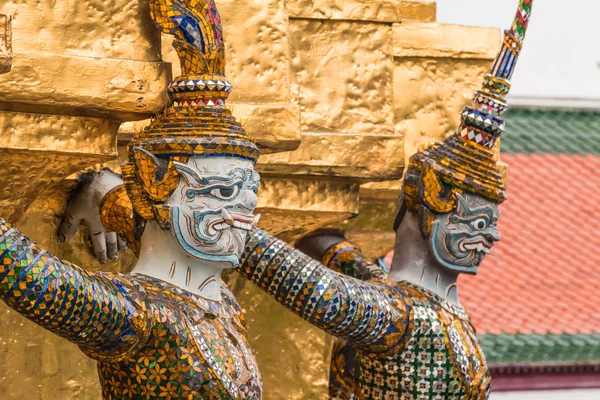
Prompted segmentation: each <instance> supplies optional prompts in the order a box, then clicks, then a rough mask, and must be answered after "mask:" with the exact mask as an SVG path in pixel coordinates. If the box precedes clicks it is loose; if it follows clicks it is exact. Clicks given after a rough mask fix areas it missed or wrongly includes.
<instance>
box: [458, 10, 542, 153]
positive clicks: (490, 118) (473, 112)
mask: <svg viewBox="0 0 600 400" xmlns="http://www.w3.org/2000/svg"><path fill="white" fill-rule="evenodd" d="M532 5H533V0H520V1H519V8H518V9H517V13H516V15H515V19H514V22H513V24H512V27H511V28H510V30H508V31H505V32H504V39H503V41H502V47H501V48H500V52H499V53H498V56H497V57H496V59H495V60H494V63H493V64H492V68H491V69H490V72H489V73H488V74H487V75H486V76H485V78H484V80H483V88H482V89H481V90H478V91H476V92H475V96H474V97H473V103H474V106H475V107H474V108H471V107H467V108H465V109H464V110H463V112H462V113H461V116H462V124H461V126H460V129H459V131H458V133H459V135H460V136H461V137H462V138H463V139H466V140H469V141H471V142H474V143H476V144H477V145H482V146H485V147H488V148H492V147H494V144H495V143H496V139H498V138H499V137H500V136H502V134H503V133H504V121H503V120H502V119H500V116H501V115H502V113H504V111H506V109H507V105H506V96H507V95H508V92H509V91H510V79H511V78H512V75H513V72H514V70H515V67H516V65H517V60H518V59H519V55H520V54H521V49H522V47H523V40H524V39H525V33H526V32H527V26H528V25H529V18H530V16H531V8H532Z"/></svg>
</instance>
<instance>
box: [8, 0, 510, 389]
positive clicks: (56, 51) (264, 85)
mask: <svg viewBox="0 0 600 400" xmlns="http://www.w3.org/2000/svg"><path fill="white" fill-rule="evenodd" d="M217 5H218V7H219V10H220V13H221V16H222V18H223V24H224V29H225V39H226V43H227V60H228V65H227V75H228V77H229V79H230V81H231V82H232V83H233V85H234V91H233V93H232V96H231V98H230V102H229V105H230V106H231V107H232V108H233V110H234V114H235V115H236V117H237V118H239V119H240V120H241V122H242V123H243V124H244V126H245V127H246V129H247V130H248V132H249V134H251V135H252V136H254V137H255V138H256V140H257V142H258V143H259V145H260V147H261V149H262V150H263V154H265V155H264V156H263V157H261V160H260V162H259V166H258V169H259V170H260V172H261V175H262V177H263V179H262V181H263V185H262V187H261V193H260V198H261V200H260V204H259V207H260V210H259V212H260V213H261V214H262V216H263V217H262V219H261V227H263V228H266V229H268V230H270V231H271V232H273V233H276V234H278V235H279V236H280V237H282V238H285V239H287V240H290V241H291V240H294V239H296V238H298V237H301V236H302V235H304V234H306V233H307V232H310V231H312V230H314V229H317V228H319V227H324V226H342V227H343V228H344V229H347V230H348V233H349V235H350V236H351V237H352V238H353V239H356V240H357V241H358V242H359V243H360V244H361V245H362V246H364V247H365V249H367V251H368V253H369V255H370V256H372V257H378V256H380V255H382V254H384V253H385V252H386V251H387V249H388V248H391V245H392V244H393V234H392V233H391V218H392V217H393V208H394V205H395V201H396V196H397V193H398V189H399V187H400V186H399V182H400V181H399V179H400V178H401V175H402V172H403V167H404V161H405V158H406V157H407V156H409V155H410V154H412V153H413V152H414V151H415V150H416V149H417V148H418V147H419V146H421V145H425V144H428V143H430V142H431V141H434V140H438V139H441V138H442V137H443V136H444V135H446V134H448V133H450V132H451V131H452V130H453V129H454V128H455V127H456V126H457V125H458V120H459V112H460V109H461V108H462V107H463V106H464V105H465V104H467V103H468V101H469V99H470V97H471V95H472V93H473V91H474V89H475V88H476V87H477V86H478V85H479V83H480V82H481V78H482V76H483V75H484V73H485V72H486V70H487V68H488V67H489V64H490V63H491V60H492V58H493V56H494V55H495V52H496V50H497V47H498V45H499V43H500V33H499V31H497V30H494V29H484V28H467V27H459V26H452V25H444V24H437V23H435V14H436V13H435V7H436V6H435V2H425V1H406V0H402V1H401V0H376V1H374V0H343V1H333V0H325V1H310V0H287V1H284V0H217ZM0 14H4V15H6V16H11V17H12V30H11V31H12V43H13V45H12V54H13V56H12V70H11V72H9V73H5V74H4V75H0V136H1V137H2V141H0V159H1V160H2V164H1V167H2V169H3V174H1V175H0V185H2V187H3V188H9V190H4V192H3V193H2V194H0V214H1V215H2V216H3V217H5V218H7V217H8V218H9V219H10V220H11V221H12V222H14V223H15V224H16V225H17V227H18V228H20V229H22V230H23V231H24V232H27V234H28V235H29V236H30V237H31V238H32V239H33V240H36V241H38V242H39V243H40V244H41V245H42V246H45V247H46V248H47V249H48V250H49V251H51V252H54V253H55V254H57V255H59V256H61V257H63V258H66V259H69V260H71V261H73V262H76V263H77V264H79V265H81V266H84V267H86V268H89V269H92V270H99V269H109V270H113V271H128V270H129V268H130V267H131V266H132V265H133V263H134V262H135V259H134V257H133V255H132V254H130V253H126V254H124V255H123V256H122V257H121V259H120V260H119V261H118V262H111V263H109V264H106V265H100V264H98V263H97V262H96V261H95V260H94V259H93V257H92V256H91V255H90V254H89V252H88V250H87V245H86V243H85V240H84V238H85V232H82V233H81V234H80V235H79V236H78V237H77V238H75V239H74V240H73V241H72V242H70V243H62V244H57V243H56V240H55V236H54V232H55V229H56V227H57V225H58V215H60V213H61V212H62V210H63V208H64V205H65V201H66V199H67V197H68V190H69V188H70V187H72V184H73V182H74V181H73V177H74V175H73V174H74V173H76V172H78V171H81V170H84V169H85V168H88V167H91V166H94V167H95V168H98V167H99V166H100V165H107V164H106V163H108V165H110V166H111V167H117V168H118V163H117V162H116V161H115V160H116V157H117V156H118V155H119V153H121V156H122V145H124V144H126V143H127V141H128V139H129V137H130V136H131V134H132V132H133V130H135V129H141V128H142V127H143V126H144V124H145V123H146V122H145V120H146V119H147V118H148V117H149V116H151V115H152V113H153V112H155V111H157V110H159V109H160V108H161V107H162V106H163V105H164V103H165V101H166V98H165V96H164V89H165V86H166V84H167V82H168V81H169V78H170V76H171V66H170V65H169V64H168V63H167V62H168V61H175V55H174V52H173V51H172V50H171V46H170V43H169V39H168V38H163V39H162V42H163V43H162V52H161V38H160V36H159V35H158V33H157V31H156V30H155V28H154V27H153V25H152V23H151V22H150V19H149V12H148V9H147V5H146V2H145V0H115V1H110V2H109V1H106V0H86V1H80V0H53V1H49V0H36V1H32V0H21V1H12V0H9V1H7V2H3V3H2V5H0ZM4 20H5V21H8V20H9V18H5V19H4ZM2 24H3V19H2V18H1V17H0V35H2V32H3V30H4V26H6V27H8V23H7V22H4V25H2ZM6 32H7V33H5V34H4V35H3V36H0V41H2V44H0V71H3V70H2V68H3V66H6V65H8V64H10V62H9V61H7V60H9V59H10V58H9V57H8V56H7V55H5V54H8V53H9V52H10V46H9V45H8V43H9V42H10V41H9V40H7V38H10V32H9V29H8V28H7V29H6ZM163 60H165V62H163ZM174 65H178V63H175V64H174ZM4 69H5V70H6V69H7V68H6V67H4ZM4 72H5V71H4ZM176 72H177V71H175V73H176ZM136 121H137V122H136ZM123 122H124V123H123ZM116 143H118V144H119V145H120V146H119V148H120V149H121V151H118V150H117V148H116V146H115V144H116ZM111 160H112V161H111ZM5 171H8V172H5ZM67 178H68V179H67ZM357 214H358V217H357V218H355V219H353V220H350V221H348V222H344V221H346V220H347V219H348V218H350V217H353V216H356V215H357ZM228 279H229V284H230V286H231V287H232V289H233V290H234V292H235V293H236V295H237V297H238V299H239V300H240V303H241V305H242V307H243V308H244V310H245V312H246V316H247V320H248V325H249V326H248V331H249V335H250V340H251V344H252V346H253V348H254V349H255V352H256V355H257V360H258V363H259V366H260V368H261V371H262V374H263V379H264V392H265V396H264V398H265V399H273V400H274V399H278V400H279V399H325V398H326V393H327V381H328V372H329V353H330V347H331V342H332V339H331V338H330V337H329V336H327V335H325V334H323V333H321V332H320V331H318V330H316V329H314V328H312V326H310V325H309V324H307V323H305V322H303V321H302V320H300V319H299V318H298V317H296V316H294V315H292V314H291V313H290V312H288V311H287V310H286V309H284V308H283V307H282V306H280V305H279V304H276V303H275V302H274V301H272V300H270V299H268V298H267V297H266V296H264V295H263V294H262V293H261V292H259V291H258V290H257V289H255V288H254V287H252V286H251V285H250V284H248V283H247V282H245V281H244V280H242V279H240V278H239V277H237V276H236V274H235V273H231V274H230V276H228ZM0 353H1V354H2V356H1V357H0V378H1V382H2V385H1V386H0V398H2V399H21V398H26V397H27V398H29V397H35V398H40V399H51V398H59V399H99V398H100V390H99V386H98V382H97V378H96V370H95V364H94V362H92V361H90V360H89V359H87V358H86V357H85V356H83V354H82V353H81V352H79V350H78V349H77V348H76V346H74V345H72V344H70V343H68V342H66V341H64V340H62V339H58V338H56V337H54V336H53V335H52V334H50V333H47V332H45V331H44V330H43V329H41V328H38V327H36V326H34V325H33V324H31V323H29V322H28V321H27V320H25V319H24V318H22V317H21V316H19V315H16V314H15V313H13V312H12V311H10V310H8V309H7V308H6V307H5V306H4V305H0Z"/></svg>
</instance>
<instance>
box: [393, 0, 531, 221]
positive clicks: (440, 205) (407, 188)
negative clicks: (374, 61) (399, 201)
mask: <svg viewBox="0 0 600 400" xmlns="http://www.w3.org/2000/svg"><path fill="white" fill-rule="evenodd" d="M532 3H533V0H520V2H519V8H518V10H517V14H516V17H515V20H514V23H513V25H512V27H511V29H510V30H509V31H505V32H504V40H503V43H502V48H501V49H500V53H499V54H498V56H497V57H496V60H495V61H494V63H493V65H492V68H491V70H490V72H489V73H488V74H487V75H486V76H485V78H484V81H483V87H482V89H481V90H478V91H476V92H475V95H474V97H473V105H472V106H471V107H466V108H465V109H464V110H463V111H462V113H461V124H460V126H459V128H458V130H457V131H456V133H454V134H453V135H451V136H450V137H448V138H447V139H446V140H445V141H444V142H441V143H436V144H434V145H432V146H429V147H428V148H426V149H425V150H423V151H420V152H418V153H417V154H415V155H413V156H412V157H411V158H410V161H409V166H408V170H407V172H406V176H405V181H404V201H405V202H406V207H407V209H408V210H411V211H417V210H418V209H419V207H420V206H421V205H425V206H426V207H427V208H428V209H430V210H432V211H435V212H440V213H443V212H449V211H451V210H452V209H454V207H455V205H456V199H455V196H454V194H455V193H456V192H463V191H465V192H470V193H474V194H477V195H480V196H482V197H484V198H486V199H488V200H491V201H493V202H495V203H501V202H502V201H504V200H505V199H506V190H505V188H504V185H503V184H502V178H501V174H500V171H499V169H498V166H497V163H496V160H495V159H494V153H493V148H494V145H495V144H496V141H497V139H498V138H499V137H500V136H501V135H502V134H503V133H504V121H503V120H502V118H501V115H502V113H503V112H504V111H505V110H506V108H507V105H506V95H507V94H508V92H509V89H510V79H511V77H512V74H513V71H514V68H515V65H516V63H517V59H518V57H519V54H520V52H521V47H522V43H523V39H524V38H525V32H526V30H527V24H528V23H529V17H530V15H531V8H532ZM448 188H451V190H448Z"/></svg>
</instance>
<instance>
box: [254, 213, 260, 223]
mask: <svg viewBox="0 0 600 400" xmlns="http://www.w3.org/2000/svg"><path fill="white" fill-rule="evenodd" d="M258 221H260V214H256V217H254V220H253V221H252V225H256V224H258Z"/></svg>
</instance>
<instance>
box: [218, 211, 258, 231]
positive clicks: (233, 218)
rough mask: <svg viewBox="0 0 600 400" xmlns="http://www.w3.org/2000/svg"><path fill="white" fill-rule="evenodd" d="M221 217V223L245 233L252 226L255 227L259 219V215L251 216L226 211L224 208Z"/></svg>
mask: <svg viewBox="0 0 600 400" xmlns="http://www.w3.org/2000/svg"><path fill="white" fill-rule="evenodd" d="M221 216H222V217H223V221H225V222H226V223H227V224H229V225H230V226H232V227H234V228H239V229H243V230H245V231H249V230H251V229H252V226H253V225H256V224H257V223H258V220H259V219H260V214H259V215H256V216H254V215H252V214H245V213H241V212H237V211H227V209H226V208H223V209H222V210H221Z"/></svg>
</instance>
